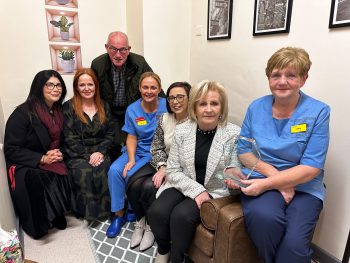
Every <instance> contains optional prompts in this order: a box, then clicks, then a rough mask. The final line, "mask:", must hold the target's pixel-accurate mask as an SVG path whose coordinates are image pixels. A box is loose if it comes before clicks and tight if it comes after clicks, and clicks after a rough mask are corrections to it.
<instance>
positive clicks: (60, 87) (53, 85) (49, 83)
mask: <svg viewBox="0 0 350 263" xmlns="http://www.w3.org/2000/svg"><path fill="white" fill-rule="evenodd" d="M45 86H46V87H47V88H48V89H49V90H53V89H54V88H57V90H62V84H61V83H57V84H54V83H52V82H47V83H45Z"/></svg>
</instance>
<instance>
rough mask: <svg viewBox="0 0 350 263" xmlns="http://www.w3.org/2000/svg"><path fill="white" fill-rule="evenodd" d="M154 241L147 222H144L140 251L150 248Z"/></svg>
mask: <svg viewBox="0 0 350 263" xmlns="http://www.w3.org/2000/svg"><path fill="white" fill-rule="evenodd" d="M153 243H154V235H153V233H152V230H151V228H150V226H149V224H147V223H146V226H145V232H144V233H143V237H142V240H141V243H140V251H144V250H146V249H148V248H150V247H151V246H152V245H153Z"/></svg>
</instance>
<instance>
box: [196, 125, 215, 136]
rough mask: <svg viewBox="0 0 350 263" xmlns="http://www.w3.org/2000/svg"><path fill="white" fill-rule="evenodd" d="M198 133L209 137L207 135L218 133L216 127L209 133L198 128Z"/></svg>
mask: <svg viewBox="0 0 350 263" xmlns="http://www.w3.org/2000/svg"><path fill="white" fill-rule="evenodd" d="M197 131H198V132H199V133H200V134H204V135H207V134H213V133H215V132H216V127H215V128H214V129H212V130H209V131H203V130H202V129H200V128H199V127H198V126H197Z"/></svg>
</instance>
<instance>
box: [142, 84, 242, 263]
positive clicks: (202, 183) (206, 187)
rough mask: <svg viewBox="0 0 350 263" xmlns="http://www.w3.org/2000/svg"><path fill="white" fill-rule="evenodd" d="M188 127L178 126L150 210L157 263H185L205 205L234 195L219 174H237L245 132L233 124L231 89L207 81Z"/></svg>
mask: <svg viewBox="0 0 350 263" xmlns="http://www.w3.org/2000/svg"><path fill="white" fill-rule="evenodd" d="M188 109H189V119H190V120H188V121H186V122H184V123H182V124H179V125H177V126H176V130H175V134H174V138H173V143H172V146H171V148H170V152H169V156H168V160H167V167H166V175H167V182H166V183H165V184H163V185H162V186H161V187H160V188H159V190H158V192H157V199H156V200H155V201H154V202H153V203H152V205H151V207H150V209H149V210H148V220H149V224H150V226H151V229H152V232H153V234H154V236H155V239H156V241H157V244H158V255H157V259H156V262H157V263H161V262H168V259H169V257H170V261H171V262H172V263H177V262H183V260H184V253H185V252H186V251H187V249H188V247H189V245H190V243H191V241H192V238H193V235H194V233H195V230H196V227H197V225H198V224H199V223H200V213H199V212H200V207H201V204H202V203H203V202H204V201H206V200H209V199H210V198H218V197H224V196H227V195H229V194H230V190H229V189H228V187H226V184H225V183H224V182H223V181H222V180H221V179H220V178H218V176H217V174H219V173H222V172H223V171H224V170H225V169H226V168H227V167H231V168H228V169H227V170H233V169H235V168H234V167H237V166H238V159H237V156H236V154H235V153H233V151H234V150H235V147H234V146H235V141H236V139H237V137H238V134H239V131H240V128H239V127H238V126H236V125H233V124H231V123H227V115H228V102H227V94H226V91H225V88H224V87H223V86H222V85H221V84H219V83H217V82H211V81H207V80H206V81H202V82H200V83H199V84H197V85H196V86H195V87H193V88H192V89H191V91H190V98H189V103H188Z"/></svg>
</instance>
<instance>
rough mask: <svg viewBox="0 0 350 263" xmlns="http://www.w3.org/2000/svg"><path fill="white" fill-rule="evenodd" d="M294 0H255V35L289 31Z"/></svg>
mask: <svg viewBox="0 0 350 263" xmlns="http://www.w3.org/2000/svg"><path fill="white" fill-rule="evenodd" d="M292 5H293V0H272V1H268V0H255V8H254V27H253V36H258V35H266V34H277V33H289V26H290V18H291V15H292Z"/></svg>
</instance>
